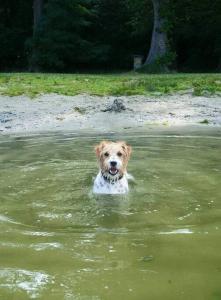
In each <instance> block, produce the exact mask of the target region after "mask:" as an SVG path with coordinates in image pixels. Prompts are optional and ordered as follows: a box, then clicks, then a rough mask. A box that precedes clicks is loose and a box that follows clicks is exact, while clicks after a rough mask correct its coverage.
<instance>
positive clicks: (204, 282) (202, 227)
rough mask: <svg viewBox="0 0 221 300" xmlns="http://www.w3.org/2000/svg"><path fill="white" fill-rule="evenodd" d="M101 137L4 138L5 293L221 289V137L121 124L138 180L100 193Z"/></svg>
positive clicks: (123, 295)
mask: <svg viewBox="0 0 221 300" xmlns="http://www.w3.org/2000/svg"><path fill="white" fill-rule="evenodd" d="M102 138H103V137H102V136H96V137H92V136H82V137H77V136H74V135H53V136H42V137H38V136H33V137H24V138H19V137H17V138H16V137H11V138H10V137H2V138H1V139H0V155H1V156H0V169H1V173H0V299H2V300H11V299H16V300H25V299H34V298H36V299H45V300H50V299H53V300H57V299H58V300H61V299H65V300H70V299H79V300H81V299H82V300H86V299H92V300H98V299H114V300H115V299H129V300H130V299H138V300H140V299H141V300H142V299H150V300H152V299H166V300H167V299H168V300H173V299H185V300H186V299H194V300H198V299H199V300H202V299H206V300H208V299H209V300H210V299H214V300H217V299H221V250H220V249H221V197H220V195H221V138H220V137H219V136H218V135H214V136H213V135H212V134H210V136H207V135H206V134H202V135H197V136H196V135H193V136H191V135H190V136H187V135H184V136H175V135H170V136H168V135H166V134H160V135H157V134H156V135H149V136H148V135H146V136H145V135H140V136H139V135H137V134H134V135H133V134H132V135H130V136H127V137H125V136H124V137H122V136H118V137H117V136H113V137H112V138H113V139H126V140H127V141H128V143H130V144H131V145H132V146H133V155H132V158H131V161H130V163H129V173H131V174H133V175H134V177H135V183H133V184H130V187H131V191H130V193H129V195H127V196H99V197H98V196H94V195H93V194H92V192H91V189H92V177H93V176H95V175H96V172H97V166H96V159H95V156H94V153H93V150H92V149H93V145H94V144H95V143H96V142H98V141H100V140H101V139H102ZM105 138H107V136H106V137H105Z"/></svg>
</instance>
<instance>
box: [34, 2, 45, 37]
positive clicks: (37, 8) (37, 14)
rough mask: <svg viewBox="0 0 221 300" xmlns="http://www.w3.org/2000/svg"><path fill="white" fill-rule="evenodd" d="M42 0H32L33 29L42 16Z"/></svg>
mask: <svg viewBox="0 0 221 300" xmlns="http://www.w3.org/2000/svg"><path fill="white" fill-rule="evenodd" d="M43 4H44V0H34V1H33V15H34V26H33V31H34V32H35V30H36V29H37V27H38V25H39V23H40V21H41V18H42V9H43Z"/></svg>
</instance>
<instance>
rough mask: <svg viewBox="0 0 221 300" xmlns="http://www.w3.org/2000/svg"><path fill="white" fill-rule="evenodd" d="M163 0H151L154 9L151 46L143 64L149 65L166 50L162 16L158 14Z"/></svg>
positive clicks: (165, 34)
mask: <svg viewBox="0 0 221 300" xmlns="http://www.w3.org/2000/svg"><path fill="white" fill-rule="evenodd" d="M163 2H164V0H152V3H153V9H154V26H153V33H152V39H151V46H150V50H149V54H148V57H147V59H146V61H145V63H144V65H150V64H153V63H155V62H156V60H157V59H158V58H160V57H162V56H164V55H165V54H166V52H167V33H166V32H165V31H164V30H163V25H164V22H165V20H164V18H163V17H161V15H160V9H161V4H162V3H163Z"/></svg>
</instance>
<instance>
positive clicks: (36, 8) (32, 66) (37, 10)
mask: <svg viewBox="0 0 221 300" xmlns="http://www.w3.org/2000/svg"><path fill="white" fill-rule="evenodd" d="M43 4H44V0H33V17H34V20H33V37H35V33H36V30H37V28H38V25H39V24H40V22H41V18H42V10H43ZM35 57H36V49H35V45H33V47H32V55H31V58H30V62H29V71H30V72H39V71H40V69H39V67H38V65H37V63H36V60H35Z"/></svg>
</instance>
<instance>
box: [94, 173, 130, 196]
mask: <svg viewBox="0 0 221 300" xmlns="http://www.w3.org/2000/svg"><path fill="white" fill-rule="evenodd" d="M93 192H94V193H96V194H125V193H127V192H128V182H127V179H126V177H125V176H124V177H123V178H122V179H120V180H118V181H116V182H113V183H111V182H109V181H107V180H105V179H104V177H103V176H102V175H101V173H99V174H98V175H97V177H96V179H95V181H94V187H93Z"/></svg>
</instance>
